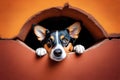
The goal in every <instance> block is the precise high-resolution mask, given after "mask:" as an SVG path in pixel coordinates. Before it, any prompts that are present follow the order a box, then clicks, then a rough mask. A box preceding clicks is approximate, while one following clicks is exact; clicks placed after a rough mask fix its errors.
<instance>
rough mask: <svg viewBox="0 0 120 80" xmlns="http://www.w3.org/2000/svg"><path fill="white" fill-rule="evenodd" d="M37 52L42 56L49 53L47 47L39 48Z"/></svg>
mask: <svg viewBox="0 0 120 80" xmlns="http://www.w3.org/2000/svg"><path fill="white" fill-rule="evenodd" d="M35 52H36V55H37V56H40V57H42V56H44V55H46V54H47V51H46V49H45V48H37V49H36V51H35Z"/></svg>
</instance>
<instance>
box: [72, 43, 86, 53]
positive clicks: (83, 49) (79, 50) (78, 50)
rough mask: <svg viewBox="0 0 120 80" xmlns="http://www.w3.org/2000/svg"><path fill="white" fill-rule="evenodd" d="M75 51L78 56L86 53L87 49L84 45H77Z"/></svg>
mask: <svg viewBox="0 0 120 80" xmlns="http://www.w3.org/2000/svg"><path fill="white" fill-rule="evenodd" d="M74 51H75V52H76V53H77V54H81V53H83V52H84V51H85V47H84V46H83V45H76V46H75V47H74Z"/></svg>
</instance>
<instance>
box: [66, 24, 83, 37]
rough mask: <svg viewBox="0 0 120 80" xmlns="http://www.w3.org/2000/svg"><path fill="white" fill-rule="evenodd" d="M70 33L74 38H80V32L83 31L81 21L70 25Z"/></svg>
mask: <svg viewBox="0 0 120 80" xmlns="http://www.w3.org/2000/svg"><path fill="white" fill-rule="evenodd" d="M67 29H68V31H69V34H70V36H71V37H72V38H75V39H76V38H78V36H79V33H80V31H81V25H80V23H79V22H75V23H74V24H72V25H71V26H69V27H68V28H67Z"/></svg>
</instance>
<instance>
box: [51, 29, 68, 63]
mask: <svg viewBox="0 0 120 80" xmlns="http://www.w3.org/2000/svg"><path fill="white" fill-rule="evenodd" d="M56 42H57V45H56V46H55V47H54V48H53V49H52V51H51V53H50V58H51V59H52V60H54V61H62V60H63V59H65V58H66V53H65V51H64V49H63V47H62V45H60V44H59V43H58V31H56ZM56 49H61V50H62V55H61V56H60V57H56V56H55V55H54V50H56Z"/></svg>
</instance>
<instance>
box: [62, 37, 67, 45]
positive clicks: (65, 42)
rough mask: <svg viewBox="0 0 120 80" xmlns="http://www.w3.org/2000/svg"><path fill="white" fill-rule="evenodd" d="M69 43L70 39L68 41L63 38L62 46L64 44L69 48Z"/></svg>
mask: <svg viewBox="0 0 120 80" xmlns="http://www.w3.org/2000/svg"><path fill="white" fill-rule="evenodd" d="M68 43H69V40H68V39H66V38H63V39H62V44H63V46H67V45H68Z"/></svg>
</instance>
